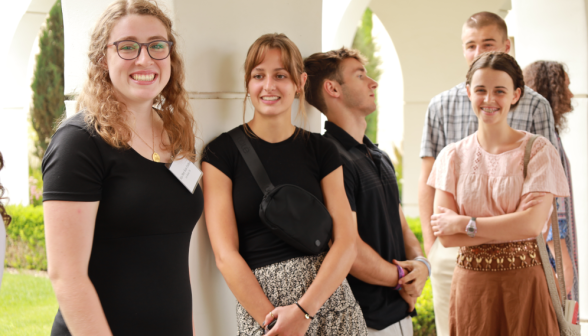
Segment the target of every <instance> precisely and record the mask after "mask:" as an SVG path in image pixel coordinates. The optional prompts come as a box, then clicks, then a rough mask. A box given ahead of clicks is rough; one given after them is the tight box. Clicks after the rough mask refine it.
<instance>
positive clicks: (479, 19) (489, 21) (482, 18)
mask: <svg viewBox="0 0 588 336" xmlns="http://www.w3.org/2000/svg"><path fill="white" fill-rule="evenodd" d="M491 25H495V26H496V27H498V30H499V31H501V32H502V34H503V37H504V39H503V41H505V40H506V39H508V28H507V27H506V22H505V21H504V19H503V18H501V17H500V16H499V15H497V14H494V13H491V12H479V13H476V14H474V15H472V16H470V17H469V18H468V20H467V21H466V22H465V24H464V27H468V28H474V29H480V28H483V27H487V26H491Z"/></svg>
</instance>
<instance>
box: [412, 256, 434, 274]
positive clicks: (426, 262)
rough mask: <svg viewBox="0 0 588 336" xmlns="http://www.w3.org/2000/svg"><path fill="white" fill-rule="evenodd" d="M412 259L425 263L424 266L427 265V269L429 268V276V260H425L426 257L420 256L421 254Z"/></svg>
mask: <svg viewBox="0 0 588 336" xmlns="http://www.w3.org/2000/svg"><path fill="white" fill-rule="evenodd" d="M414 260H417V261H420V262H422V263H423V264H425V266H427V269H428V270H429V277H430V276H431V263H430V262H429V260H427V258H425V257H421V256H418V257H416V258H414Z"/></svg>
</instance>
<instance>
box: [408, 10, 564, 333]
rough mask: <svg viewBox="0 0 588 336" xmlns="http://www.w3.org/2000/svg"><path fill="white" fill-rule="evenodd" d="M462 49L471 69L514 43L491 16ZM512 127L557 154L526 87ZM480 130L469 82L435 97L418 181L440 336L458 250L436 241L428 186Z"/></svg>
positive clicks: (475, 21)
mask: <svg viewBox="0 0 588 336" xmlns="http://www.w3.org/2000/svg"><path fill="white" fill-rule="evenodd" d="M462 47H463V53H464V57H465V59H466V62H467V63H468V65H471V64H472V62H473V61H474V59H475V58H476V57H477V56H478V55H480V54H482V53H484V52H488V51H502V52H509V51H510V47H511V45H510V40H509V39H508V32H507V28H506V23H505V22H504V20H503V19H502V18H501V17H500V16H498V15H496V14H494V13H489V12H480V13H476V14H474V15H472V16H471V17H470V18H468V20H467V21H466V23H465V24H464V26H463V29H462ZM508 123H509V124H510V126H511V127H513V128H515V129H518V130H524V131H527V132H530V133H534V134H539V135H542V136H544V137H545V138H547V139H549V140H550V141H551V143H552V144H553V145H554V146H555V147H556V148H557V139H556V137H555V128H554V119H553V113H552V111H551V107H550V105H549V102H548V101H547V100H546V99H545V98H543V97H542V96H541V95H539V94H538V93H536V92H535V91H533V90H531V89H530V88H529V87H526V86H525V92H524V95H523V97H522V98H521V100H520V102H519V104H518V106H517V107H516V109H514V110H513V111H511V112H510V113H509V116H508ZM477 130H478V119H477V117H476V115H475V114H474V112H473V110H472V105H471V103H470V100H469V99H468V95H467V92H466V86H465V82H463V83H460V84H458V85H457V86H455V87H453V88H451V89H449V90H447V91H445V92H442V93H440V94H439V95H437V96H435V97H434V98H433V99H432V100H431V102H430V104H429V107H428V109H427V116H426V118H425V125H424V128H423V138H422V141H421V152H420V156H421V159H422V162H421V176H420V179H419V197H418V198H419V213H420V218H421V225H422V230H423V238H424V242H425V252H426V253H427V256H428V257H429V261H430V262H431V264H432V269H433V270H432V274H431V283H432V286H433V304H434V307H435V323H436V324H437V335H439V336H445V335H449V297H450V289H451V281H452V277H453V270H454V268H455V264H456V257H457V250H458V248H457V247H451V248H445V247H443V246H442V245H441V244H440V242H439V241H438V240H436V239H435V236H434V235H433V230H432V229H431V224H430V221H431V215H432V214H433V200H434V197H435V189H434V188H432V187H430V186H428V185H427V179H428V177H429V175H430V173H431V169H432V168H433V164H434V163H435V158H436V157H437V155H438V154H439V152H441V150H442V149H443V148H444V147H445V146H447V145H448V144H451V143H454V142H457V141H460V140H462V139H463V138H465V137H467V136H468V135H470V134H473V133H474V132H476V131H477ZM532 197H535V195H532V196H531V198H528V199H525V200H523V201H522V202H521V203H525V207H530V206H532V205H534V204H536V203H535V201H533V200H532Z"/></svg>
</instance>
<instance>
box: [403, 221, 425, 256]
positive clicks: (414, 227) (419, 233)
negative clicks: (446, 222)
mask: <svg viewBox="0 0 588 336" xmlns="http://www.w3.org/2000/svg"><path fill="white" fill-rule="evenodd" d="M406 223H407V224H408V227H409V228H410V230H411V231H412V233H414V235H415V236H416V237H417V239H418V240H419V242H420V243H421V250H423V255H425V245H424V243H423V230H422V229H421V220H420V219H419V218H418V217H414V218H412V217H406Z"/></svg>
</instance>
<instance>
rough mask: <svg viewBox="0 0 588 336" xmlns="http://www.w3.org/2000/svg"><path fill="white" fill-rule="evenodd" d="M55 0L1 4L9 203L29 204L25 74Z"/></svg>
mask: <svg viewBox="0 0 588 336" xmlns="http://www.w3.org/2000/svg"><path fill="white" fill-rule="evenodd" d="M54 3H55V0H29V1H16V2H11V3H10V5H8V4H5V5H3V7H2V9H3V17H4V19H3V22H2V23H1V24H2V25H1V26H0V29H2V31H3V32H5V33H6V32H7V33H8V37H7V38H8V39H9V42H8V43H9V47H8V53H5V54H3V56H1V57H0V61H1V62H2V64H6V65H8V66H5V67H4V71H5V78H6V80H5V81H3V82H2V83H1V84H0V92H2V99H0V106H1V108H0V152H2V154H3V156H4V161H5V164H6V167H5V168H4V169H3V170H2V172H0V177H2V178H3V179H2V184H3V185H4V186H5V187H6V189H7V190H8V192H7V194H8V196H9V197H10V201H11V203H12V204H19V203H21V204H24V205H28V204H29V179H28V176H29V168H28V167H29V163H28V152H29V146H28V142H29V139H28V133H29V132H28V130H29V123H28V115H29V103H30V100H31V88H30V86H31V76H30V75H27V73H28V69H29V67H30V64H29V63H30V61H31V60H32V61H33V62H34V59H33V58H32V57H31V51H32V50H33V45H34V42H35V40H36V38H37V36H38V35H39V29H40V27H41V25H42V24H43V23H44V22H45V20H46V17H47V13H48V12H49V10H50V9H51V7H52V6H53V4H54Z"/></svg>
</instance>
